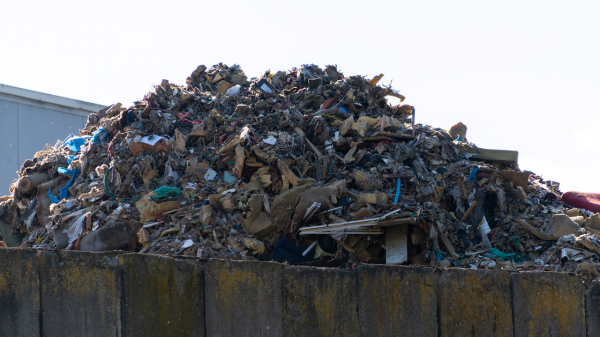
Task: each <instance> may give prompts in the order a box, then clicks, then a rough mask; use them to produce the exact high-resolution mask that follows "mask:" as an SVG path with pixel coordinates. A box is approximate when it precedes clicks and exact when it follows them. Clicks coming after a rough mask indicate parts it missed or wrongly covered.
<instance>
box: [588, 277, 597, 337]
mask: <svg viewBox="0 0 600 337" xmlns="http://www.w3.org/2000/svg"><path fill="white" fill-rule="evenodd" d="M585 328H586V331H587V335H588V336H600V283H596V284H594V285H593V286H591V287H590V288H589V289H586V291H585Z"/></svg>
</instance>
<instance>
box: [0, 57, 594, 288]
mask: <svg viewBox="0 0 600 337" xmlns="http://www.w3.org/2000/svg"><path fill="white" fill-rule="evenodd" d="M382 77H383V75H379V76H376V77H375V78H373V79H366V78H364V77H363V76H351V77H345V76H344V75H343V74H342V73H341V72H340V71H338V70H337V67H336V66H326V67H325V69H321V68H319V67H317V66H315V65H303V66H301V67H299V68H293V69H292V70H290V71H278V72H276V73H272V72H269V71H267V72H266V73H264V74H263V75H262V76H261V77H259V78H252V79H250V81H248V78H247V76H246V75H245V73H244V72H243V71H242V69H241V67H240V66H238V65H233V66H231V67H229V66H227V65H225V64H221V63H220V64H217V65H214V66H212V67H211V68H210V69H208V68H207V67H205V66H203V65H201V66H199V67H198V68H197V69H196V70H194V72H193V73H192V74H191V76H190V77H188V79H187V85H183V86H181V85H176V84H173V83H169V81H167V80H163V81H162V83H161V84H160V85H158V86H156V87H155V90H154V91H153V92H151V93H148V94H147V95H146V96H145V97H144V99H143V100H141V101H138V102H135V103H134V105H133V106H131V107H128V108H125V107H122V106H121V104H119V103H117V104H114V105H112V106H110V107H107V108H105V109H102V110H100V111H99V112H97V113H95V114H92V115H90V116H89V118H88V122H87V124H86V126H85V128H84V129H83V130H80V131H79V135H77V136H75V135H69V136H68V137H67V138H66V139H65V140H64V141H59V142H57V143H56V144H55V145H54V146H51V145H49V144H48V145H46V147H45V148H44V149H43V150H42V151H40V152H37V153H36V154H35V156H34V157H33V158H32V159H29V160H26V161H25V162H24V163H23V166H22V167H21V169H20V171H19V172H18V173H19V179H18V180H15V182H14V184H12V185H11V187H10V193H11V194H10V195H9V196H5V197H2V199H0V200H1V201H2V204H0V215H1V216H2V218H1V220H2V224H1V226H0V229H2V234H3V237H4V239H5V242H6V244H7V245H9V246H14V245H18V247H32V248H36V249H69V250H72V249H78V250H86V251H106V250H117V249H128V250H131V251H138V252H142V253H155V254H168V255H187V256H198V257H201V258H209V257H218V258H231V259H262V260H273V259H274V260H278V261H289V262H290V263H303V264H309V265H321V266H341V265H347V264H348V263H355V262H365V263H389V264H401V263H409V264H419V265H432V266H435V265H437V266H444V267H449V266H456V267H468V268H502V269H531V270H553V271H575V272H578V273H581V274H582V275H585V277H588V278H596V277H597V275H598V270H597V267H596V266H597V264H596V263H597V262H598V255H597V254H598V253H600V245H599V244H598V241H597V240H598V239H597V237H596V235H597V234H600V216H599V215H598V214H593V213H591V212H589V211H585V210H583V209H573V208H569V207H568V206H567V205H565V204H563V203H562V201H561V193H560V191H559V190H558V183H555V182H552V181H546V180H544V179H542V178H541V177H539V176H537V175H535V174H533V173H531V172H523V171H521V170H519V168H518V164H517V155H518V154H517V152H515V151H500V150H486V149H480V148H477V147H476V146H475V145H474V144H472V143H469V142H467V138H466V132H467V127H466V126H465V125H464V124H462V123H459V124H457V125H455V126H453V127H452V128H451V129H450V131H445V130H443V129H441V128H434V127H431V126H425V125H420V124H418V125H415V124H414V121H415V109H414V107H412V106H410V105H406V104H404V105H391V104H388V102H387V99H386V97H389V96H394V97H396V98H398V99H399V100H400V102H402V101H404V96H402V95H400V94H399V93H398V92H397V91H395V90H393V89H392V88H391V87H386V86H383V85H379V84H378V83H379V81H380V80H381V78H382Z"/></svg>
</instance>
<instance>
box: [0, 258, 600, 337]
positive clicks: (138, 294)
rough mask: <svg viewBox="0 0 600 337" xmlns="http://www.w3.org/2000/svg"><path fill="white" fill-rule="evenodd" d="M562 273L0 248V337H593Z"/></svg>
mask: <svg viewBox="0 0 600 337" xmlns="http://www.w3.org/2000/svg"><path fill="white" fill-rule="evenodd" d="M599 294H600V287H599V286H592V287H589V288H588V289H586V288H585V287H584V285H583V284H582V283H581V281H580V280H579V279H578V278H577V277H576V276H573V275H570V274H566V273H511V274H509V273H508V272H503V271H482V270H468V269H448V270H433V269H429V268H420V267H405V266H382V265H358V267H357V268H354V269H352V270H340V269H326V268H310V267H293V266H284V265H282V264H278V263H271V262H256V261H224V260H209V261H206V260H197V259H189V258H168V257H162V256H155V255H143V254H129V253H122V252H111V253H89V252H77V251H72V252H65V251H61V252H53V251H39V252H38V251H34V250H24V249H14V248H8V249H6V248H5V249H0V336H32V337H35V336H43V337H48V336H61V337H64V336H81V337H86V336H92V337H96V336H218V337H225V336H419V337H420V336H597V335H599V334H598V332H599V331H600V318H599V317H600V306H599V303H600V300H599V299H600V295H599Z"/></svg>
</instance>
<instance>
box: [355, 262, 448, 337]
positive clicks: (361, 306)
mask: <svg viewBox="0 0 600 337" xmlns="http://www.w3.org/2000/svg"><path fill="white" fill-rule="evenodd" d="M434 287H435V275H434V272H433V269H431V268H419V267H403V266H378V265H366V264H364V265H362V264H361V265H359V266H358V317H359V325H360V335H361V336H418V337H421V336H437V335H438V322H437V303H436V298H435V289H434Z"/></svg>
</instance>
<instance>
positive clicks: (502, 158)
mask: <svg viewBox="0 0 600 337" xmlns="http://www.w3.org/2000/svg"><path fill="white" fill-rule="evenodd" d="M455 146H456V148H457V149H458V152H459V153H460V154H461V155H464V154H465V153H474V155H473V156H472V157H471V158H472V159H475V160H482V161H489V162H497V163H500V164H505V165H510V164H516V163H517V161H518V159H519V152H518V151H508V150H488V149H481V148H477V147H472V146H468V145H462V144H459V145H455Z"/></svg>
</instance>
